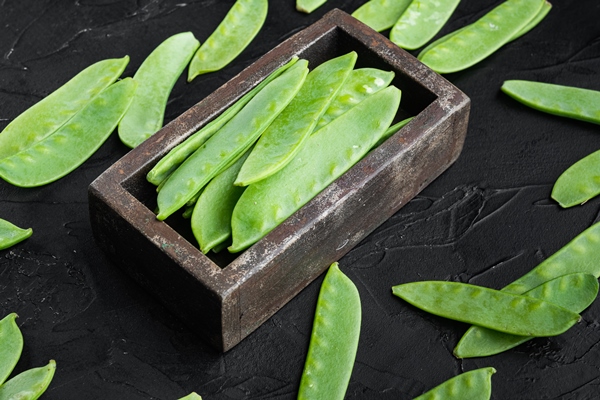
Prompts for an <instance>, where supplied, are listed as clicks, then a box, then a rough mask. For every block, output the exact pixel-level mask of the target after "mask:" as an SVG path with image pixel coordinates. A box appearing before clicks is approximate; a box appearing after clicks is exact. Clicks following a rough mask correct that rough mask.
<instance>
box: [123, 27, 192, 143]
mask: <svg viewBox="0 0 600 400" xmlns="http://www.w3.org/2000/svg"><path fill="white" fill-rule="evenodd" d="M199 46H200V42H198V40H196V38H195V37H194V34H193V33H191V32H183V33H178V34H176V35H173V36H171V37H169V38H168V39H166V40H165V41H164V42H162V43H161V44H159V45H158V47H156V49H154V51H152V53H150V55H149V56H148V57H147V58H146V59H145V60H144V62H143V63H142V64H141V65H140V67H139V68H138V70H137V71H136V73H135V75H134V76H133V79H134V80H135V81H136V82H137V84H138V85H137V89H136V91H135V95H134V97H133V101H132V102H131V106H129V109H128V110H127V112H126V113H125V115H124V116H123V118H122V119H121V122H119V138H120V139H121V141H122V142H123V143H124V144H125V145H127V146H129V147H131V148H133V147H136V146H137V145H139V144H140V143H142V142H143V141H144V140H146V139H148V138H149V137H150V136H151V135H152V134H154V133H155V132H156V131H158V130H159V129H160V128H161V127H162V125H163V120H164V116H165V107H166V105H167V100H168V98H169V94H170V93H171V90H172V89H173V86H174V85H175V82H176V81H177V79H178V78H179V76H180V75H181V73H182V72H183V70H184V69H185V67H187V65H188V64H189V62H190V59H191V58H192V56H193V55H194V52H195V51H196V50H197V49H198V47H199Z"/></svg>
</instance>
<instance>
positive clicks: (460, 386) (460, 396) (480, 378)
mask: <svg viewBox="0 0 600 400" xmlns="http://www.w3.org/2000/svg"><path fill="white" fill-rule="evenodd" d="M495 373H496V369H495V368H492V367H486V368H479V369H475V370H473V371H468V372H464V373H462V374H460V375H457V376H455V377H454V378H451V379H448V380H447V381H446V382H444V383H442V384H441V385H439V386H436V387H434V388H433V389H431V390H430V391H428V392H427V393H423V394H422V395H420V396H418V397H415V398H414V400H454V399H456V400H488V399H490V398H491V397H492V375H493V374H495Z"/></svg>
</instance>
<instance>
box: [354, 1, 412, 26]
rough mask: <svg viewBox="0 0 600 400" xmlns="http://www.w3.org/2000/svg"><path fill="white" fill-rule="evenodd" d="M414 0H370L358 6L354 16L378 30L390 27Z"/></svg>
mask: <svg viewBox="0 0 600 400" xmlns="http://www.w3.org/2000/svg"><path fill="white" fill-rule="evenodd" d="M411 1H412V0H370V1H367V2H366V3H365V4H363V5H362V6H360V7H358V8H357V9H356V10H355V11H354V12H353V13H352V16H353V17H354V18H356V19H357V20H359V21H360V22H362V23H364V24H365V25H368V26H370V27H371V28H373V29H375V30H376V31H377V32H381V31H385V30H386V29H390V28H391V27H392V26H394V24H395V23H396V21H398V18H400V16H401V15H402V13H403V12H404V10H406V7H408V5H409V4H410V3H411Z"/></svg>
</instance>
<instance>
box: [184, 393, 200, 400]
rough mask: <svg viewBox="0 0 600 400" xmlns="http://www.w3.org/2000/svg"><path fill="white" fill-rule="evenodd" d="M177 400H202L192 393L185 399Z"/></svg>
mask: <svg viewBox="0 0 600 400" xmlns="http://www.w3.org/2000/svg"><path fill="white" fill-rule="evenodd" d="M179 400H202V397H201V396H199V395H198V393H196V392H192V393H190V394H188V395H187V396H185V397H182V398H181V399H179Z"/></svg>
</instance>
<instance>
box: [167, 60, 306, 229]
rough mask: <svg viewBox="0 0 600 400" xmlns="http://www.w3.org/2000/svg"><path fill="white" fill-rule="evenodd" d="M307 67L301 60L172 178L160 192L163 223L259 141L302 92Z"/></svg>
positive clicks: (260, 93) (251, 102)
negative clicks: (300, 91)
mask: <svg viewBox="0 0 600 400" xmlns="http://www.w3.org/2000/svg"><path fill="white" fill-rule="evenodd" d="M307 65H308V61H306V60H300V61H298V62H297V63H295V64H294V65H293V66H292V67H290V69H288V70H287V71H285V72H284V73H283V74H281V75H280V76H278V77H277V78H275V79H274V80H273V81H271V82H270V83H269V84H268V85H267V86H265V87H264V88H263V90H261V91H260V92H259V93H257V95H256V96H254V98H252V100H250V101H249V102H248V104H246V106H245V107H244V108H243V109H242V110H240V111H239V112H238V113H237V114H236V115H235V116H234V117H233V118H232V119H231V120H230V121H229V122H227V124H225V125H224V126H223V127H222V128H221V129H220V130H219V131H218V132H216V133H215V134H214V135H213V136H211V138H210V139H208V140H207V141H206V142H205V143H204V144H203V145H202V146H201V147H200V148H199V149H198V150H196V151H195V152H194V154H192V155H191V156H189V157H188V158H187V159H186V160H185V161H184V162H183V163H182V164H181V165H180V166H179V168H177V169H176V170H175V171H174V172H173V173H172V174H171V175H170V176H169V178H168V179H167V181H166V182H165V184H164V186H163V187H162V189H161V190H160V191H159V192H158V198H157V202H158V209H159V213H158V215H157V218H158V219H159V220H164V219H165V218H167V217H168V216H169V215H171V214H173V213H174V212H175V211H177V210H178V209H179V208H181V207H182V206H183V205H184V204H185V203H187V201H188V200H190V199H191V198H192V197H194V195H195V194H196V193H198V191H199V190H200V189H202V188H203V187H204V185H206V184H207V183H208V182H209V181H210V180H211V179H212V178H213V177H215V176H216V175H217V174H218V173H219V172H220V171H222V170H223V169H224V168H225V167H226V166H227V165H230V164H231V163H232V162H234V161H235V159H236V158H238V157H239V156H241V155H242V154H243V153H244V151H245V150H247V149H248V148H249V147H250V146H251V145H252V144H253V143H254V142H255V141H256V139H257V138H258V137H259V136H260V135H261V134H262V133H263V132H264V130H265V129H266V128H267V127H268V126H269V124H270V123H271V122H272V121H273V120H274V119H275V117H277V115H278V114H279V113H280V112H281V111H282V110H283V109H284V108H285V107H286V106H287V105H288V104H289V102H290V101H291V100H292V98H293V97H294V96H295V95H296V93H298V90H300V87H301V86H302V83H303V82H304V80H305V79H306V75H307V74H308V67H307Z"/></svg>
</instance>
